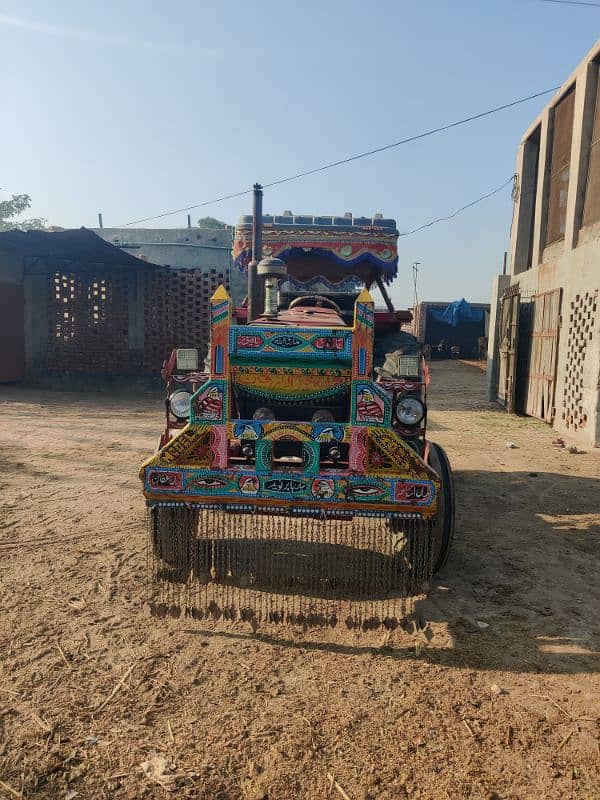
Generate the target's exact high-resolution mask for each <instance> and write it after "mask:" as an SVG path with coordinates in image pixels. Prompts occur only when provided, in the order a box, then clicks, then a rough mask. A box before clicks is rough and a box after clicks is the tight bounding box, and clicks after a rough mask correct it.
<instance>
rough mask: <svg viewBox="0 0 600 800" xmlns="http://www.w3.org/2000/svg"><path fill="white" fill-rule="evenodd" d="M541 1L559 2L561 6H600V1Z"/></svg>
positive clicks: (547, 0) (545, 0) (544, 1)
mask: <svg viewBox="0 0 600 800" xmlns="http://www.w3.org/2000/svg"><path fill="white" fill-rule="evenodd" d="M540 2H541V3H558V5H561V6H591V7H592V8H600V3H589V2H586V0H540Z"/></svg>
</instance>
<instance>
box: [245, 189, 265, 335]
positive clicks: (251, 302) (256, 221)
mask: <svg viewBox="0 0 600 800" xmlns="http://www.w3.org/2000/svg"><path fill="white" fill-rule="evenodd" d="M262 199H263V191H262V186H261V185H260V183H255V184H254V195H253V203H252V259H251V260H250V263H249V264H248V323H251V322H252V320H254V319H256V317H259V316H260V314H261V311H262V292H261V291H260V286H259V283H258V275H257V272H256V268H257V266H258V262H259V261H260V260H261V258H262Z"/></svg>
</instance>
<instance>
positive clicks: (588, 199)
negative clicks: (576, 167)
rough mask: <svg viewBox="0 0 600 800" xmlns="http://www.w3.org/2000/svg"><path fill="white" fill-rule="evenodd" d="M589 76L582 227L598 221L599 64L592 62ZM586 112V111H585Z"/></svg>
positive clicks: (599, 163)
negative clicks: (590, 112)
mask: <svg viewBox="0 0 600 800" xmlns="http://www.w3.org/2000/svg"><path fill="white" fill-rule="evenodd" d="M591 69H592V72H591V74H590V81H591V83H592V85H591V87H590V90H591V91H590V95H591V97H592V98H593V99H592V102H593V115H594V116H593V124H592V129H591V132H590V133H589V134H588V138H587V147H586V148H585V149H586V150H587V153H588V155H587V177H586V184H585V197H584V201H583V219H582V225H583V226H585V225H592V224H593V223H594V222H598V220H600V80H599V77H600V63H599V62H598V61H594V62H593V64H592V66H591ZM586 110H587V109H586Z"/></svg>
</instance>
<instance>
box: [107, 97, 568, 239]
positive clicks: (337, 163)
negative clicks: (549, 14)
mask: <svg viewBox="0 0 600 800" xmlns="http://www.w3.org/2000/svg"><path fill="white" fill-rule="evenodd" d="M559 88H560V87H559V86H554V87H553V88H551V89H544V91H542V92H536V93H535V94H530V95H527V97H521V98H519V99H518V100H513V101H512V102H510V103H504V104H503V105H501V106H496V107H495V108H490V109H488V110H487V111H482V112H480V113H479V114H473V115H471V116H470V117H464V118H463V119H459V120H457V121H456V122H449V123H448V124H447V125H440V126H439V127H437V128H431V129H430V130H427V131H422V132H421V133H417V134H415V135H414V136H407V137H406V138H404V139H399V140H398V141H396V142H391V143H390V144H385V145H383V146H382V147H375V148H374V149H373V150H366V151H365V152H363V153H357V154H356V155H353V156H348V157H347V158H342V159H340V160H338V161H331V162H330V163H328V164H323V165H322V166H320V167H315V168H314V169H309V170H305V171H304V172H297V173H296V174H295V175H289V176H288V177H286V178H279V179H278V180H275V181H271V182H270V183H265V184H263V189H269V188H271V187H272V186H281V184H282V183H288V182H289V181H295V180H298V179H299V178H305V177H307V176H308V175H315V174H316V173H317V172H324V171H325V170H327V169H332V168H333V167H339V166H342V164H349V163H351V162H352V161H358V160H359V159H361V158H367V157H368V156H372V155H375V154H376V153H383V152H385V151H386V150H391V149H392V148H394V147H400V146H401V145H403V144H409V143H410V142H416V141H418V140H419V139H425V138H427V137H428V136H433V135H434V134H436V133H442V132H443V131H448V130H450V129H451V128H457V127H459V126H460V125H466V124H467V123H469V122H474V121H475V120H478V119H482V118H483V117H489V116H490V115H492V114H497V113H498V112H499V111H505V110H506V109H507V108H513V107H514V106H518V105H520V104H521V103H526V102H527V101H528V100H535V99H536V98H537V97H543V95H545V94H550V92H555V91H557V89H559ZM251 192H252V189H243V190H242V191H239V192H233V193H232V194H226V195H223V196H222V197H217V198H215V199H214V200H206V201H204V202H202V203H196V204H195V205H192V206H187V207H186V208H178V209H175V211H164V212H162V213H161V214H155V215H154V216H152V217H143V218H142V219H135V220H133V221H132V222H125V223H124V224H123V225H119V226H118V227H119V228H126V227H129V226H130V225H138V224H139V223H141V222H150V221H152V220H155V219H162V218H163V217H170V216H172V215H173V214H182V213H184V212H185V211H192V210H193V209H196V208H202V207H203V206H210V205H214V204H215V203H221V202H222V201H223V200H231V199H233V198H235V197H242V196H243V195H246V194H250V193H251Z"/></svg>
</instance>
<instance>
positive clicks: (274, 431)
mask: <svg viewBox="0 0 600 800" xmlns="http://www.w3.org/2000/svg"><path fill="white" fill-rule="evenodd" d="M233 436H234V438H236V439H262V438H263V437H266V438H268V439H271V440H277V439H291V440H295V441H314V442H334V441H335V442H349V441H350V429H349V427H348V426H347V425H340V424H339V423H336V422H315V423H309V422H259V421H257V420H238V421H236V422H234V423H233Z"/></svg>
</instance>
